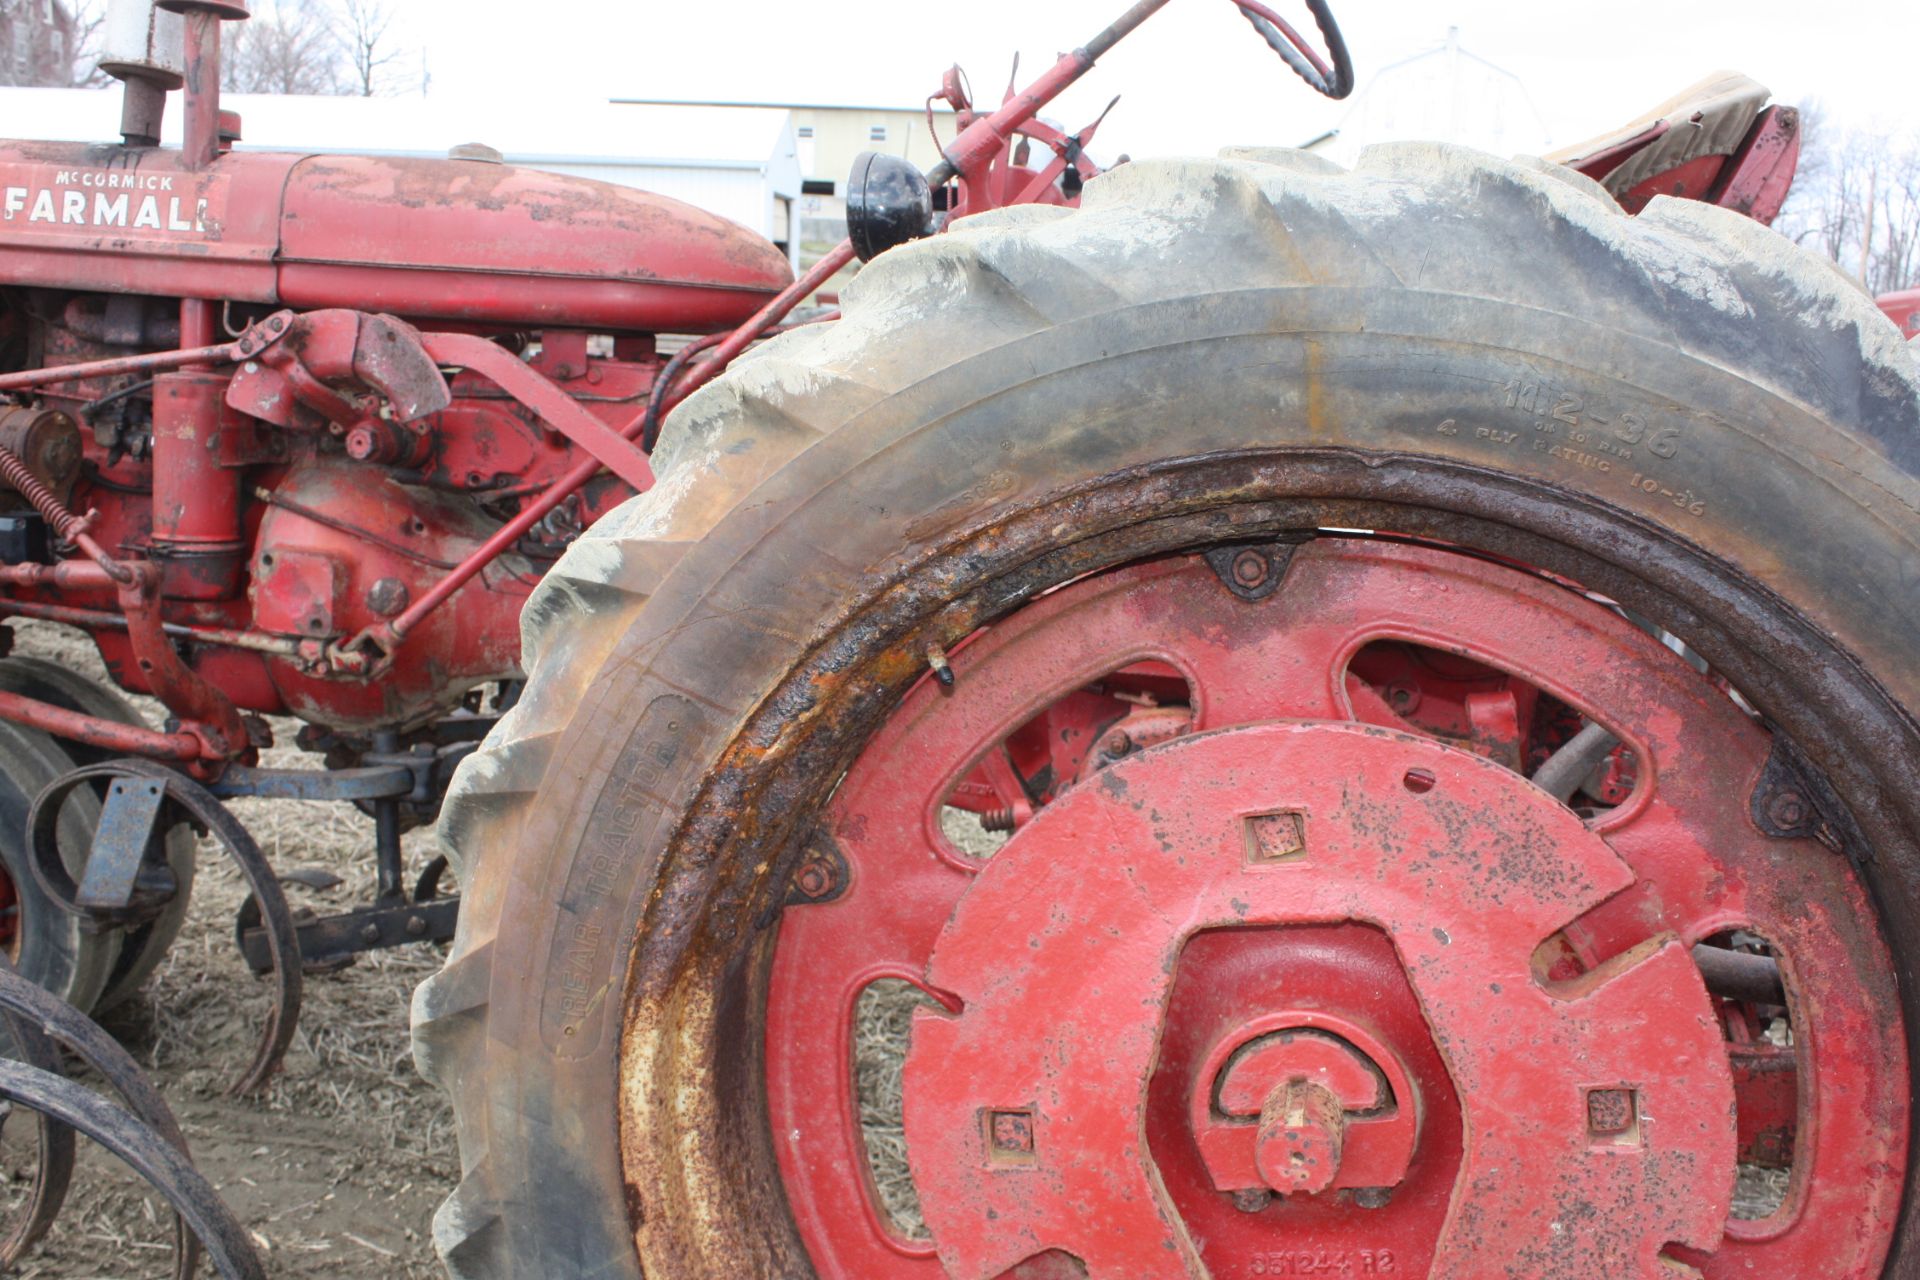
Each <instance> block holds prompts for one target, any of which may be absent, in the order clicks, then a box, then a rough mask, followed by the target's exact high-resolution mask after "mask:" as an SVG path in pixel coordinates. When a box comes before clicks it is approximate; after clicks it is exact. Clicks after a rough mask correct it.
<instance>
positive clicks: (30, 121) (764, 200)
mask: <svg viewBox="0 0 1920 1280" xmlns="http://www.w3.org/2000/svg"><path fill="white" fill-rule="evenodd" d="M222 105H223V106H224V107H226V108H227V109H228V110H232V111H237V112H239V113H240V116H241V132H242V134H243V140H242V142H241V143H240V144H239V149H241V150H254V151H298V152H306V153H311V154H328V153H332V154H353V155H403V156H444V155H445V154H446V153H447V152H448V150H449V149H451V148H453V147H456V146H459V145H462V144H465V143H475V142H477V143H484V144H485V145H487V146H490V147H492V148H493V149H494V150H496V151H498V152H500V153H501V156H502V158H504V159H505V160H506V162H507V163H508V164H516V165H525V166H527V167H529V168H537V169H548V170H552V171H554V172H557V173H567V174H574V175H576V176H579V177H585V178H597V179H599V180H600V181H602V182H613V183H618V184H620V185H623V186H629V187H638V188H640V189H642V190H646V191H656V192H659V193H660V194H662V195H667V196H672V197H674V198H675V199H679V200H684V201H686V202H687V203H688V204H691V205H695V206H697V207H699V208H702V209H706V210H709V211H711V212H713V213H717V214H720V215H721V216H723V217H726V218H730V219H732V220H733V221H735V222H738V223H740V224H741V225H743V226H745V227H747V228H749V229H751V230H753V231H756V232H758V233H759V234H761V235H763V236H765V237H766V238H767V239H769V240H771V241H773V242H774V243H775V244H779V245H783V246H785V247H786V248H787V251H788V257H789V258H790V259H793V260H795V261H796V262H797V260H798V259H797V254H798V245H797V244H796V243H795V237H794V236H793V235H792V227H793V217H794V208H795V205H796V203H797V202H798V200H799V198H800V194H801V180H802V175H801V170H800V161H799V155H798V148H797V146H796V142H795V138H794V130H793V123H792V117H791V115H790V113H789V112H787V111H786V110H784V109H780V108H764V109H754V110H742V109H739V108H717V107H701V106H659V105H646V106H640V105H633V104H625V103H623V104H615V103H611V102H606V101H580V102H562V101H553V100H548V101H545V102H542V103H540V104H539V105H538V106H537V107H536V108H534V109H531V110H529V109H528V107H527V105H526V104H525V103H524V102H522V101H519V100H517V99H513V98H512V97H511V95H506V94H503V95H502V96H501V98H500V100H498V101H493V102H485V103H475V102H458V101H453V100H449V99H443V98H437V97H435V98H348V97H289V96H283V95H269V94H227V95H225V96H224V97H223V99H222ZM183 114H184V113H183V111H182V108H181V103H180V97H179V95H178V94H175V95H173V99H172V101H171V102H169V104H168V113H167V123H166V129H167V139H166V140H167V142H168V144H169V145H178V144H179V140H180V121H181V117H182V115H183ZM0 121H4V124H0V132H4V133H5V134H6V136H8V137H14V138H41V139H47V140H49V141H56V142H112V141H115V140H117V139H118V137H119V131H120V89H119V87H118V86H114V87H111V88H107V89H18V88H0Z"/></svg>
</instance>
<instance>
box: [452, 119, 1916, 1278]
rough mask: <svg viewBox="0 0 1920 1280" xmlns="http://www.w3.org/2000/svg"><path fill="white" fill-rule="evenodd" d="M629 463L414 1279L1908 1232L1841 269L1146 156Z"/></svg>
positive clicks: (504, 873)
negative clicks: (912, 994)
mask: <svg viewBox="0 0 1920 1280" xmlns="http://www.w3.org/2000/svg"><path fill="white" fill-rule="evenodd" d="M654 463H655V468H656V470H657V471H658V472H659V474H660V476H661V480H660V484H659V485H658V487H657V488H655V489H654V490H653V491H652V492H650V493H648V494H646V495H644V496H642V497H641V498H638V499H636V500H634V501H633V502H632V503H630V504H628V505H627V506H626V507H624V508H622V509H621V510H619V511H617V512H615V513H614V514H612V515H611V516H609V517H608V518H606V519H605V520H603V521H602V522H601V523H600V524H599V525H597V526H596V527H595V528H594V529H592V530H591V531H590V532H589V533H588V534H587V535H586V536H585V537H583V538H582V539H581V540H580V541H579V542H577V543H576V544H575V545H574V546H573V547H572V549H571V550H569V552H568V553H567V555H566V556H565V557H564V559H563V560H562V561H561V562H560V564H559V565H558V566H557V567H556V569H555V570H554V571H553V572H552V573H551V574H550V575H549V576H548V577H547V579H546V580H545V581H544V582H543V583H542V584H541V586H540V588H539V590H538V592H537V593H536V594H535V596H534V598H533V599H532V601H531V602H530V604H529V606H528V609H527V612H526V615H525V621H524V632H525V635H524V639H525V662H526V665H527V668H528V671H529V678H528V684H527V688H526V692H525V695H524V696H523V697H522V698H521V699H520V701H519V703H518V704H517V705H516V706H515V707H514V708H513V710H512V712H511V713H510V714H509V715H508V716H507V717H506V718H505V719H504V720H503V721H502V722H501V724H500V725H499V727H498V728H497V729H496V730H495V732H494V733H493V735H492V736H491V737H490V738H489V740H488V741H487V743H486V744H485V746H484V747H483V749H482V750H480V751H479V752H477V753H476V754H475V755H474V756H473V757H471V758H470V759H469V760H468V761H467V762H466V763H465V764H464V765H463V766H462V768H461V770H460V773H459V775H458V776H457V778H456V780H455V783H454V787H453V791H452V794H451V796H450V797H449V799H448V801H447V804H446V807H445V811H444V816H443V819H442V823H441V830H442V832H443V835H444V839H445V841H446V844H447V848H448V853H449V855H450V857H451V858H452V859H453V863H454V866H455V868H456V870H457V873H458V875H459V877H460V881H461V884H462V887H463V889H464V891H465V898H464V906H463V910H462V915H461V920H460V930H459V934H458V937H457V939H456V941H455V944H454V947H453V951H452V954H451V956H450V958H449V960H448V963H447V965H446V967H445V969H444V970H443V971H442V972H441V973H440V974H438V975H437V976H435V977H434V978H432V979H431V980H429V981H428V982H427V983H425V984H424V985H423V986H422V987H421V988H420V990H419V992H418V993H417V995H416V998H415V1005H414V1036H415V1053H416V1057H417V1060H418V1062H419V1064H420V1067H421V1069H422V1071H423V1072H424V1073H425V1074H426V1075H427V1076H428V1077H430V1078H431V1079H433V1080H435V1081H437V1082H438V1083H439V1084H440V1085H441V1086H442V1087H443V1088H445V1089H446V1090H447V1091H448V1092H449V1093H450V1094H451V1095H452V1097H453V1100H454V1103H455V1106H456V1109H457V1114H458V1121H459V1137H460V1148H461V1166H462V1173H463V1176H462V1180H461V1183H460V1185H459V1188H458V1190H457V1191H456V1192H455V1194H454V1195H453V1196H452V1198H451V1199H449V1200H448V1202H447V1203H446V1205H445V1206H444V1207H443V1208H442V1210H441V1212H440V1213H439V1215H438V1217H437V1219H436V1223H435V1238H436V1243H437V1245H438V1247H439V1248H440V1250H441V1253H442V1256H443V1258H444V1259H445V1262H446V1265H447V1267H448V1269H449V1271H450V1272H451V1273H452V1274H453V1275H455V1276H458V1277H463V1278H480V1277H484V1278H486V1280H503V1278H505V1277H533V1276H553V1275H569V1276H593V1277H626V1278H628V1280H631V1278H633V1277H638V1276H641V1275H645V1276H647V1277H652V1278H653V1280H667V1278H668V1277H693V1276H702V1277H705V1276H730V1277H731V1276H741V1277H746V1276H767V1277H771V1276H804V1275H819V1276H823V1277H833V1278H835V1280H839V1278H842V1277H861V1278H862V1280H865V1278H868V1277H880V1276H884V1277H894V1276H898V1277H907V1276H913V1277H921V1276H925V1277H929V1280H931V1278H932V1277H937V1276H942V1275H949V1276H966V1277H970V1278H973V1277H979V1278H982V1280H987V1278H993V1277H1039V1276H1050V1275H1089V1276H1094V1277H1113V1276H1124V1277H1128V1280H1140V1278H1141V1277H1146V1276H1199V1275H1206V1274H1213V1275H1224V1274H1233V1275H1239V1274H1249V1273H1251V1274H1282V1275H1284V1274H1295V1273H1303V1272H1304V1270H1305V1269H1306V1268H1308V1267H1315V1268H1317V1267H1319V1266H1321V1265H1324V1260H1325V1259H1328V1258H1333V1259H1338V1260H1340V1261H1339V1268H1340V1269H1339V1273H1340V1274H1368V1273H1373V1274H1398V1275H1424V1274H1432V1275H1528V1276H1552V1277H1580V1278H1583V1280H1584V1278H1585V1277H1590V1276H1593V1275H1602V1274H1604V1275H1634V1276H1646V1277H1655V1276H1662V1277H1672V1276H1675V1275H1689V1274H1698V1275H1705V1276H1710V1277H1720V1276H1730V1275H1735V1274H1738V1275H1754V1274H1766V1275H1770V1276H1778V1277H1808V1278H1811V1277H1816V1276H1818V1277H1829V1276H1836V1275H1848V1276H1873V1275H1906V1274H1912V1272H1911V1271H1909V1270H1908V1268H1912V1267H1915V1266H1916V1265H1920V1240H1916V1229H1915V1226H1914V1218H1915V1214H1916V1208H1915V1206H1914V1204H1913V1203H1911V1202H1909V1201H1905V1200H1903V1195H1902V1189H1903V1183H1904V1180H1905V1178H1906V1173H1907V1168H1908V1138H1909V1125H1910V1120H1911V1109H1910V1106H1909V1099H1910V1097H1911V1091H1912V1075H1911V1069H1910V1060H1911V1055H1910V1048H1909V1036H1910V1035H1911V1032H1912V1031H1913V1029H1914V1028H1916V1027H1920V1010H1916V1009H1915V1007H1914V1001H1915V998H1916V994H1915V993H1916V991H1920V987H1916V985H1915V984H1913V983H1911V982H1906V983H1900V982H1896V980H1895V974H1896V972H1897V971H1906V972H1911V970H1912V967H1913V965H1914V964H1915V962H1916V961H1917V960H1920V843H1917V841H1920V835H1917V834H1916V833H1920V785H1916V784H1920V726H1917V725H1916V720H1915V716H1914V709H1915V708H1920V664H1915V663H1914V662H1913V660H1912V648H1911V646H1912V637H1913V636H1914V635H1915V634H1917V633H1920V578H1917V577H1916V574H1917V573H1920V569H1917V568H1916V566H1920V364H1917V363H1916V360H1915V357H1914V353H1913V352H1912V351H1911V350H1910V349H1909V348H1908V347H1907V345H1906V344H1905V343H1903V342H1902V341H1900V339H1899V336H1898V334H1897V333H1896V332H1895V331H1894V330H1893V328H1892V327H1891V326H1890V325H1889V324H1888V323H1887V322H1886V320H1885V319H1884V317H1882V316H1881V315H1880V314H1879V313H1878V312H1877V310H1876V309H1875V308H1874V307H1873V306H1872V304H1871V303H1870V302H1869V301H1868V300H1867V299H1866V298H1865V297H1863V296H1861V295H1860V294H1859V293H1858V292H1857V291H1856V290H1854V289H1853V288H1851V287H1850V286H1849V285H1848V284H1847V282H1846V281H1845V280H1844V279H1842V278H1841V277H1840V276H1839V275H1838V274H1837V273H1836V272H1834V271H1833V270H1832V269H1831V268H1829V267H1826V266H1824V265H1822V264H1821V263H1819V262H1817V261H1816V260H1814V259H1813V258H1812V257H1811V256H1809V255H1807V254H1804V253H1802V252H1801V251H1799V250H1797V249H1796V248H1794V247H1793V246H1792V245H1790V244H1788V243H1787V242H1786V241H1784V240H1783V239H1781V238H1780V237H1778V236H1775V235H1773V234H1772V233H1770V232H1769V231H1767V230H1766V229H1764V228H1761V227H1759V226H1757V225H1755V224H1753V223H1751V222H1749V221H1746V220H1744V219H1742V218H1740V217H1738V216H1735V215H1733V214H1731V213H1728V212H1726V211H1723V210H1720V209H1716V208H1711V207H1706V206H1702V205H1698V204H1691V203H1681V202H1672V201H1666V200H1656V201H1654V202H1653V204H1652V205H1650V206H1649V207H1648V209H1647V210H1646V211H1645V212H1644V213H1643V214H1642V215H1641V216H1639V217H1637V218H1628V217H1626V216H1625V215H1624V214H1623V213H1622V212H1621V211H1620V210H1619V208H1618V207H1617V206H1615V205H1614V204H1613V203H1612V201H1611V200H1610V199H1609V198H1608V197H1607V196H1606V195H1605V193H1604V192H1602V191H1601V190H1600V189H1599V188H1598V187H1596V186H1595V185H1594V184H1592V183H1590V182H1587V181H1585V180H1584V179H1581V178H1579V177H1577V176H1575V175H1573V174H1570V173H1568V172H1566V171H1564V170H1559V169H1556V168H1554V167H1552V166H1548V165H1544V164H1542V163H1540V162H1535V161H1526V162H1514V163H1507V162H1502V161H1498V160H1494V159H1491V158H1489V157H1486V156H1483V155H1479V154H1476V153H1472V152H1468V151H1464V150H1460V149H1454V148H1448V147H1441V146H1433V145H1393V146H1386V147H1378V148H1374V149H1372V150H1370V151H1368V152H1366V153H1365V154H1364V155H1363V156H1362V157H1361V159H1360V161H1359V163H1358V165H1357V167H1356V168H1355V169H1354V170H1353V171H1352V172H1345V171H1340V170H1337V169H1333V168H1332V167H1330V166H1328V165H1326V164H1325V163H1324V162H1321V161H1319V160H1317V159H1313V158H1309V157H1304V156H1300V155H1296V154H1292V153H1287V152H1261V153H1258V154H1257V155H1254V156H1252V157H1251V158H1249V157H1246V156H1242V157H1240V158H1234V159H1228V160H1222V161H1169V162H1150V163H1135V164H1131V165H1128V166H1125V167H1124V168H1121V169H1119V170H1116V171H1115V172H1113V173H1111V174H1109V175H1107V176H1105V177H1103V178H1100V179H1098V180H1096V181H1095V182H1093V183H1091V184H1090V185H1089V186H1088V188H1087V192H1086V196H1085V200H1084V205H1083V207H1082V208H1081V209H1080V210H1078V211H1067V210H1061V209H1051V208H1021V209H1013V210H1008V211H1004V212H1000V213H995V214H989V215H985V216H982V217H978V218H975V219H971V220H969V221H967V222H966V223H964V224H962V225H961V226H959V227H958V228H956V229H954V230H953V231H952V232H950V233H949V234H946V235H943V236H939V237H937V238H934V239H931V240H928V241H924V242H920V243H917V244H913V245H909V246H906V247H903V248H901V249H898V250H894V251H892V252H890V253H888V254H886V255H883V256H882V257H881V258H879V259H878V260H877V261H875V262H874V263H873V264H871V265H870V266H869V267H868V268H867V269H866V271H865V272H863V274H862V275H861V276H860V278H859V280H858V281H857V282H856V283H855V285H854V286H853V287H852V288H851V289H849V290H848V292H847V296H846V308H845V318H844V319H843V320H841V321H840V322H839V323H837V324H835V325H832V326H825V327H820V328H815V329H807V330H802V331H798V332H795V333H792V334H790V335H787V336H785V337H782V338H780V339H778V340H776V341H774V342H771V343H769V344H767V345H766V346H765V347H763V348H762V349H761V350H760V351H759V352H758V353H757V354H755V355H754V356H753V357H752V358H750V359H749V360H746V361H744V362H743V363H742V364H741V365H740V366H739V367H737V368H736V369H734V370H733V371H732V372H731V373H730V374H729V375H728V376H727V377H725V378H724V379H722V380H720V381H719V382H717V383H716V384H715V385H713V386H711V387H709V388H707V389H706V390H704V391H702V392H701V393H700V394H699V395H698V396H697V397H696V398H695V399H693V400H692V401H690V402H689V403H688V404H687V405H685V406H684V407H683V408H682V409H681V410H680V411H679V412H678V414H677V415H676V416H675V417H674V419H673V420H672V421H671V422H670V423H669V425H668V428H667V431H666V434H665V438H664V440H663V443H662V447H661V449H660V451H659V453H657V454H656V456H655V459H654ZM1682 642H1684V643H1683V644H1682ZM1681 648H1684V649H1685V650H1686V654H1685V656H1684V657H1683V656H1682V655H1681V654H1680V652H1678V650H1679V649H1681ZM1689 659H1691V660H1689ZM1595 726H1599V727H1598V728H1596V727H1595ZM1595 742H1598V743H1599V748H1598V753H1597V754H1595V755H1593V756H1592V757H1591V758H1589V757H1586V756H1581V758H1580V759H1579V760H1578V761H1577V762H1576V763H1577V764H1578V767H1577V768H1572V767H1570V766H1569V761H1570V760H1571V759H1572V757H1570V756H1568V755H1566V754H1565V752H1567V751H1570V750H1572V751H1586V750H1588V749H1589V748H1591V747H1592V745H1593V744H1594V743H1595ZM1575 744H1579V745H1577V746H1576V745H1575ZM1549 761H1550V762H1552V763H1551V765H1549V764H1548V763H1547V762H1549ZM1535 778H1538V779H1539V781H1538V782H1537V783H1536V781H1534V780H1533V779H1535ZM1549 778H1551V779H1556V781H1555V782H1553V783H1552V784H1551V785H1549V783H1548V781H1547V780H1548V779H1549ZM1559 779H1565V781H1564V782H1562V781H1557V780H1559ZM969 813H971V814H972V815H974V816H973V817H971V818H970V817H968V814H969ZM955 821H962V822H963V823H964V822H971V823H972V831H973V835H970V836H963V835H962V834H956V832H955V830H954V829H953V826H952V824H953V823H954V822H955ZM983 831H984V832H985V833H986V834H987V835H988V836H990V837H991V838H990V839H984V840H979V839H975V838H974V837H975V836H978V835H980V833H981V832H983ZM1008 831H1011V835H1010V837H1009V836H1008V835H1007V833H1008ZM996 844H997V846H998V847H997V851H994V850H995V845H996ZM989 855H990V856H989ZM1729 957H1731V958H1729ZM1755 962H1759V963H1758V970H1759V972H1760V974H1761V977H1762V978H1763V979H1765V980H1764V981H1762V982H1761V983H1760V984H1759V985H1758V986H1740V985H1738V984H1735V985H1733V986H1729V985H1728V983H1727V980H1726V979H1725V977H1724V974H1725V973H1726V972H1727V971H1728V970H1730V969H1732V968H1742V969H1743V971H1752V970H1754V969H1755ZM1770 974H1771V975H1778V977H1777V979H1775V978H1768V976H1767V975H1770ZM1276 975H1279V976H1276ZM1776 981H1777V982H1778V983H1779V984H1781V985H1770V983H1773V982H1776ZM887 984H892V987H893V988H896V989H897V988H905V989H907V990H909V991H912V990H913V989H915V988H917V989H918V994H919V995H920V997H921V1002H922V1004H923V1007H922V1008H920V1009H919V1010H917V1011H916V1012H915V1013H914V1014H913V1015H912V1026H911V1031H910V1034H908V1035H907V1036H906V1037H905V1042H904V1043H896V1044H894V1045H893V1048H892V1049H891V1050H890V1051H891V1052H892V1053H893V1057H892V1059H891V1062H892V1066H891V1068H890V1069H876V1070H869V1063H870V1059H871V1060H877V1059H879V1058H884V1057H885V1056H886V1054H885V1052H883V1051H885V1050H887V1046H886V1045H885V1044H882V1043H880V1042H879V1040H876V1039H872V1038H860V1037H863V1036H866V1034H867V1029H869V1028H870V1025H877V1024H878V1022H885V1019H879V1020H877V1022H876V1020H875V1019H873V1018H871V1017H870V1013H871V1001H870V996H871V994H872V992H874V991H876V990H879V989H880V988H881V987H883V986H885V985H887ZM881 1038H882V1039H883V1038H884V1037H881ZM856 1041H857V1043H856ZM902 1055H904V1056H902ZM889 1072H890V1074H889ZM1763 1077H1764V1080H1763ZM1766 1081H1771V1082H1773V1083H1772V1085H1768V1084H1767V1083H1766ZM1783 1081H1784V1082H1785V1087H1784V1091H1782V1089H1781V1088H1780V1085H1781V1082H1783ZM1769 1088H1772V1089H1773V1092H1771V1093H1769V1092H1768V1089H1769ZM1468 1133H1471V1134H1473V1135H1475V1136H1474V1140H1473V1141H1472V1142H1468V1141H1467V1139H1466V1136H1465V1135H1466V1134H1468ZM889 1151H892V1152H893V1153H894V1154H893V1155H889V1154H888V1152H889ZM902 1151H903V1152H904V1155H903V1156H902V1155H900V1154H899V1153H900V1152H902ZM1769 1168H1771V1169H1773V1170H1775V1171H1776V1172H1775V1173H1774V1174H1771V1175H1769V1176H1772V1177H1774V1179H1775V1183H1776V1191H1777V1194H1775V1195H1774V1196H1773V1197H1772V1199H1771V1200H1769V1201H1767V1202H1766V1203H1764V1204H1761V1205H1760V1206H1759V1207H1758V1208H1746V1209H1742V1208H1741V1207H1740V1202H1739V1201H1737V1200H1736V1186H1737V1185H1739V1186H1745V1184H1746V1180H1747V1178H1748V1175H1749V1173H1750V1172H1751V1171H1753V1170H1759V1171H1760V1172H1762V1173H1765V1172H1766V1170H1767V1169H1769ZM1570 1215H1571V1216H1570ZM1569 1223H1572V1224H1574V1225H1572V1226H1569V1225H1568V1224H1569ZM1316 1259H1319V1260H1320V1261H1315V1260H1316ZM1249 1269H1251V1270H1249ZM1314 1273H1315V1274H1317V1273H1318V1271H1317V1270H1316V1271H1314Z"/></svg>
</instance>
